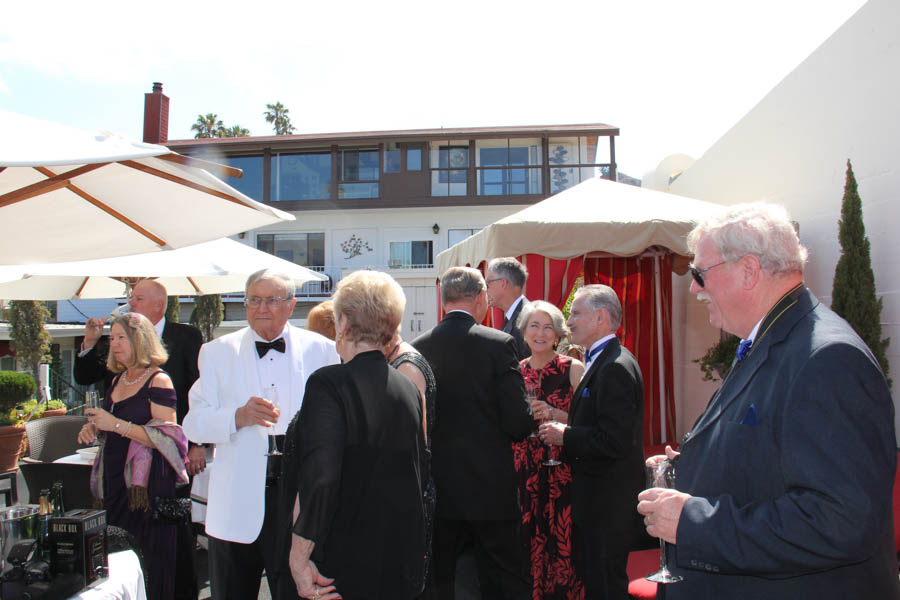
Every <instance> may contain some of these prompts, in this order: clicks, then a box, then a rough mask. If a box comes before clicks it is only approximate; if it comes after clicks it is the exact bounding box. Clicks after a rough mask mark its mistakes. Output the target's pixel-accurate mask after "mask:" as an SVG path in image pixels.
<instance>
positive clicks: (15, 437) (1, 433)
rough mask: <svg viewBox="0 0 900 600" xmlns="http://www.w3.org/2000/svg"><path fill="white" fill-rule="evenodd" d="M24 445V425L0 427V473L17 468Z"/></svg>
mask: <svg viewBox="0 0 900 600" xmlns="http://www.w3.org/2000/svg"><path fill="white" fill-rule="evenodd" d="M24 445H25V426H24V425H0V473H5V472H6V471H12V470H14V469H17V468H18V467H19V454H20V453H21V452H22V447H23V446H24Z"/></svg>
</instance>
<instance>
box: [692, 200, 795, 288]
mask: <svg viewBox="0 0 900 600" xmlns="http://www.w3.org/2000/svg"><path fill="white" fill-rule="evenodd" d="M706 237H708V238H709V239H710V240H711V241H712V243H713V245H715V247H716V249H717V250H718V251H719V254H721V255H722V260H729V261H730V260H737V259H739V258H741V257H742V256H746V255H748V254H752V255H754V256H756V257H757V258H758V259H759V263H760V265H761V266H762V268H763V270H764V271H766V272H767V273H769V274H770V275H781V274H783V273H803V266H804V265H805V264H806V259H807V256H808V252H807V250H806V248H804V247H803V245H802V244H801V243H800V237H799V236H798V235H797V230H796V229H795V228H794V224H793V223H792V222H791V218H790V216H789V215H788V212H787V211H786V210H785V209H784V207H783V206H780V205H778V204H766V203H763V202H754V203H752V204H736V205H734V206H732V207H731V208H729V209H728V210H727V211H726V212H724V213H722V214H721V215H718V216H715V217H711V218H709V219H707V220H706V221H704V222H702V223H700V224H699V225H697V226H696V227H695V228H694V229H693V231H691V232H690V233H689V234H688V237H687V243H688V248H689V249H690V250H691V252H692V253H696V252H697V246H698V244H699V243H700V240H701V239H703V238H706Z"/></svg>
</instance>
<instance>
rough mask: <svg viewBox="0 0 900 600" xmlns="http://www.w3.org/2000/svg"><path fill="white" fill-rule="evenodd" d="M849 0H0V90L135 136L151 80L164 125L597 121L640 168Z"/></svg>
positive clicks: (780, 73) (701, 124) (728, 122)
mask: <svg viewBox="0 0 900 600" xmlns="http://www.w3.org/2000/svg"><path fill="white" fill-rule="evenodd" d="M863 4H864V1H863V0H833V1H829V2H821V1H808V0H780V1H776V0H754V2H742V3H737V2H732V1H729V0H725V1H722V0H717V1H713V0H680V1H679V2H671V1H662V0H630V1H624V0H620V1H617V2H611V1H608V0H592V1H585V2H581V1H577V2H568V3H555V4H553V5H552V8H551V5H550V4H548V3H546V2H536V1H532V0H521V1H519V2H501V1H498V0H494V1H493V2H490V1H488V2H485V1H484V0H481V1H480V2H475V1H471V0H458V1H457V2H455V3H451V4H438V3H425V2H421V1H417V2H412V1H406V0H403V1H396V2H387V3H375V2H357V1H356V0H346V1H345V2H340V3H317V2H286V3H278V2H268V3H260V4H254V3H246V2H240V3H238V2H227V1H226V2H210V1H206V0H199V1H188V2H185V1H181V2H172V1H170V0H160V1H158V2H156V3H153V4H134V3H130V2H105V1H104V2H92V1H90V0H88V1H87V2H84V3H71V2H57V1H55V0H52V1H49V2H40V3H24V2H19V3H7V5H6V6H4V9H3V13H4V14H3V19H2V20H0V107H2V108H5V109H7V110H11V111H15V112H20V113H24V114H28V115H31V116H34V117H39V118H44V119H48V120H52V121H57V122H60V123H64V124H66V125H70V126H74V127H79V128H82V129H88V130H96V129H105V130H110V131H114V132H119V133H123V134H125V135H127V136H129V137H132V138H135V139H140V138H141V136H142V119H143V98H144V93H146V92H149V91H150V90H151V87H152V83H153V82H154V81H161V82H162V83H163V85H164V92H165V93H166V95H168V96H169V97H170V98H171V112H170V125H169V138H170V139H183V138H189V137H192V133H191V131H190V126H191V124H192V123H193V122H194V121H195V120H196V118H197V115H198V114H201V113H202V114H205V113H208V112H215V113H217V114H218V116H219V118H220V119H222V120H223V121H224V122H225V124H226V125H233V124H240V125H242V126H244V127H247V128H249V129H250V131H251V133H252V134H254V135H267V134H270V133H271V131H272V130H271V125H269V124H267V123H265V121H264V119H263V116H262V114H263V111H264V110H265V104H266V103H267V102H275V101H281V102H282V103H283V104H284V105H285V106H287V107H288V108H289V109H290V114H291V117H292V121H293V123H294V125H295V126H296V127H297V132H298V133H307V132H310V133H313V132H331V131H371V130H382V129H409V128H424V127H441V126H443V127H465V126H490V125H542V124H562V123H596V122H600V123H608V124H611V125H615V126H618V127H619V128H620V129H621V136H620V137H619V139H618V141H617V145H616V151H617V159H618V163H619V168H620V170H622V171H624V172H626V173H629V174H631V175H633V176H637V177H641V176H642V175H643V174H644V173H646V172H648V171H650V170H652V169H654V168H655V167H656V165H657V164H658V163H659V161H661V160H662V159H663V158H665V157H666V156H668V155H669V154H673V153H685V154H688V155H690V156H693V157H694V158H698V157H699V156H701V155H702V154H703V152H704V151H705V150H706V149H707V148H708V147H709V146H710V145H711V144H712V143H713V142H715V141H716V140H717V139H718V138H719V137H720V136H721V135H722V134H723V133H725V131H727V130H728V129H729V128H730V127H731V126H732V125H733V124H734V123H735V122H736V121H737V120H738V119H739V118H740V117H742V116H743V115H744V114H745V113H746V112H747V111H748V110H750V108H752V107H753V106H754V105H755V104H756V103H757V102H758V101H759V100H760V99H761V98H762V97H763V96H764V95H765V94H766V93H767V92H768V91H769V90H770V89H771V88H772V87H773V86H775V85H776V84H777V83H778V82H779V81H780V80H781V79H782V78H783V77H784V76H785V75H787V74H788V73H789V72H790V71H791V70H792V69H793V68H795V67H796V66H797V65H798V64H799V63H800V62H801V61H802V60H803V59H804V58H805V57H806V56H808V55H809V54H810V53H811V52H812V51H813V50H815V48H816V47H818V46H819V45H820V44H821V43H822V42H823V41H824V40H825V39H827V37H828V36H829V35H831V34H832V33H833V32H834V31H835V30H836V29H837V28H839V27H840V25H841V24H843V23H844V22H845V21H846V20H847V19H848V18H849V17H850V16H852V14H853V13H854V12H856V10H858V9H859V7H860V6H862V5H863ZM138 6H141V7H143V9H147V10H152V11H155V12H150V13H149V14H144V13H143V12H141V11H138V10H137V9H136V7H138ZM0 143H2V140H0Z"/></svg>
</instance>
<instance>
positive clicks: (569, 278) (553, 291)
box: [481, 254, 584, 329]
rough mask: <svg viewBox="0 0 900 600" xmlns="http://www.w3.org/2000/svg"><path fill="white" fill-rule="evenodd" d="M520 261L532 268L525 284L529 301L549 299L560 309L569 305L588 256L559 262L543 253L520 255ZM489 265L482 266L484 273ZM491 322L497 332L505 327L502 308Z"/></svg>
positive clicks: (494, 311)
mask: <svg viewBox="0 0 900 600" xmlns="http://www.w3.org/2000/svg"><path fill="white" fill-rule="evenodd" d="M516 260H518V261H519V262H520V263H523V264H524V265H525V268H526V269H528V281H527V282H526V283H525V290H524V293H525V297H526V298H528V299H529V300H546V301H547V302H549V303H550V304H553V305H555V306H556V307H557V308H559V309H560V310H561V309H562V307H563V306H565V304H566V300H567V299H568V297H569V294H570V293H572V287H573V286H574V285H575V280H576V279H578V277H579V276H580V275H581V268H582V265H583V264H584V257H583V256H578V257H575V258H568V259H555V258H547V257H546V256H541V255H540V254H524V255H522V256H517V257H516ZM486 268H487V266H486V263H482V264H481V271H482V273H484V271H485V269H486ZM488 320H492V321H491V323H490V324H492V325H493V326H494V327H496V328H497V329H500V328H501V327H502V326H503V312H502V311H501V310H500V309H496V308H494V309H491V310H490V311H489V314H488Z"/></svg>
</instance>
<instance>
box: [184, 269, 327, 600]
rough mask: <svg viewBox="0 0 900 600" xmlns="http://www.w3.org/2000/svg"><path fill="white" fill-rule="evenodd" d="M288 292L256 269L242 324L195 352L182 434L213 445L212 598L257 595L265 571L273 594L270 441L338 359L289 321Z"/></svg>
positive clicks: (276, 473)
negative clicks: (196, 365)
mask: <svg viewBox="0 0 900 600" xmlns="http://www.w3.org/2000/svg"><path fill="white" fill-rule="evenodd" d="M294 291H295V287H294V282H293V280H292V279H291V278H290V277H288V276H287V275H284V274H281V273H278V272H275V271H270V270H263V271H258V272H256V273H254V274H253V275H251V276H250V278H249V279H248V280H247V287H246V294H245V297H244V306H246V308H247V322H248V323H249V326H248V327H246V328H244V329H241V330H240V331H236V332H234V333H230V334H228V335H225V336H222V337H220V338H218V339H216V340H213V341H212V342H209V343H208V344H205V345H204V346H203V348H202V349H201V351H200V379H198V380H197V383H196V384H195V385H194V387H193V388H191V394H190V410H189V411H188V414H187V416H186V417H185V419H184V430H185V433H186V434H187V436H188V437H189V438H190V439H192V440H195V441H198V442H204V443H213V444H215V445H216V453H215V461H214V463H213V464H212V465H211V468H210V477H209V494H208V503H207V509H206V533H207V535H208V536H209V574H210V587H211V592H212V597H213V598H216V599H220V598H221V599H226V598H234V599H236V600H243V599H246V598H256V597H257V595H258V593H259V584H260V577H261V575H262V571H263V569H265V572H266V577H267V579H268V583H269V590H270V591H271V593H272V597H273V598H274V597H278V596H277V595H276V594H277V590H278V576H279V571H280V569H279V560H280V557H278V556H275V548H276V543H275V542H276V522H275V517H276V513H277V502H278V480H279V477H280V474H281V463H280V460H279V459H280V456H267V454H268V449H269V442H268V437H269V434H272V433H274V434H275V440H276V445H277V446H278V447H279V448H280V447H281V445H282V444H283V439H284V434H285V432H286V431H287V427H288V424H289V423H290V422H291V419H293V417H294V414H295V413H296V412H297V411H299V410H300V405H301V403H302V402H303V392H304V389H305V387H306V379H307V378H308V377H309V375H310V374H311V373H312V372H313V371H315V370H316V369H318V368H319V367H323V366H325V365H331V364H336V363H337V362H339V358H338V355H337V353H336V352H335V346H334V342H332V341H331V340H329V339H327V338H325V337H324V336H321V335H319V334H317V333H313V332H311V331H307V330H305V329H301V328H298V327H294V326H293V325H291V324H289V323H288V318H289V317H290V316H291V313H292V312H293V310H294V305H295V304H296V303H297V300H296V299H295V298H294ZM273 389H274V390H275V392H274V396H275V397H273V393H272V391H271V390H273ZM276 402H277V405H276ZM287 579H288V581H287V584H286V585H288V586H289V589H293V581H290V577H288V578H287Z"/></svg>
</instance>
